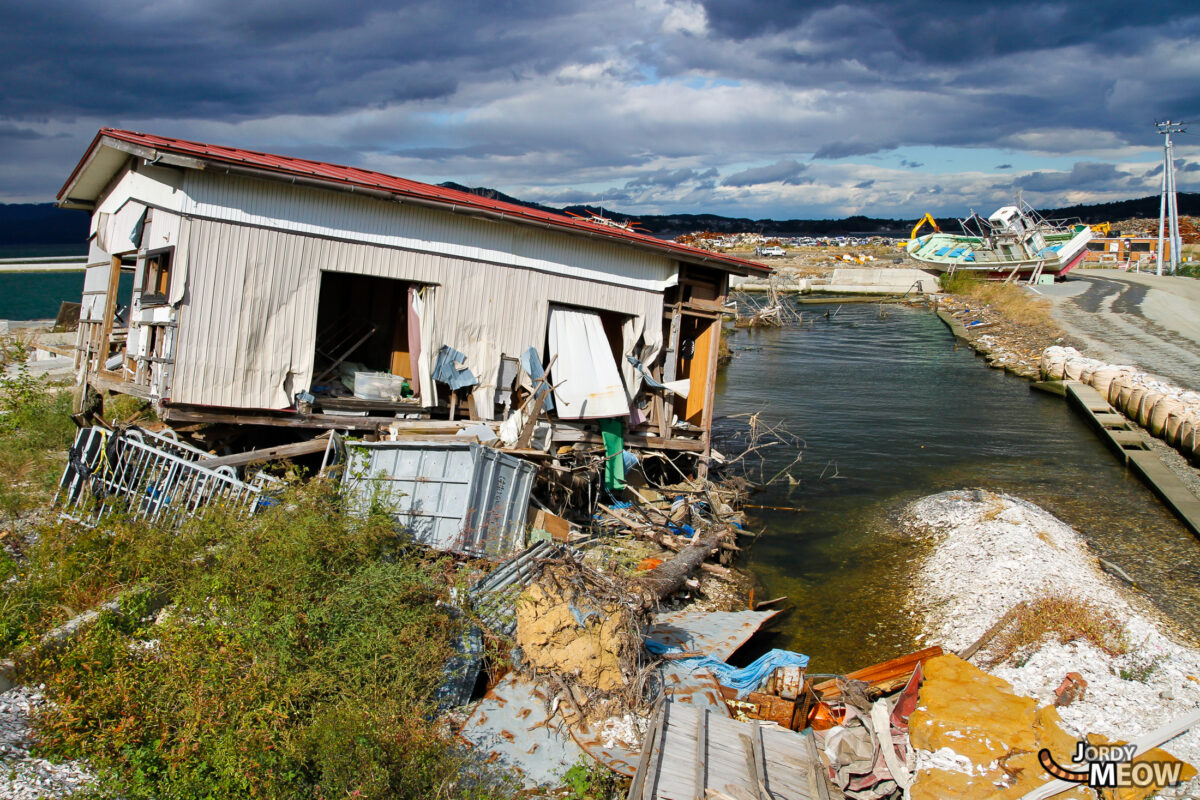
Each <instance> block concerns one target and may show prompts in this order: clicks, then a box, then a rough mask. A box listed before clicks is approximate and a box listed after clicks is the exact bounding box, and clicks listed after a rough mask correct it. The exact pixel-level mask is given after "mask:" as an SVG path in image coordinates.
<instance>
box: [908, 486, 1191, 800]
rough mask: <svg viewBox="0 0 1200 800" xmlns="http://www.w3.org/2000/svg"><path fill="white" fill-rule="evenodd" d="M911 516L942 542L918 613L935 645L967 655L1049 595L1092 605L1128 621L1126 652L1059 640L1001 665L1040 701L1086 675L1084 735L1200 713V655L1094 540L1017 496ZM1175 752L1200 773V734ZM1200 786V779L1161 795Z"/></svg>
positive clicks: (960, 496)
mask: <svg viewBox="0 0 1200 800" xmlns="http://www.w3.org/2000/svg"><path fill="white" fill-rule="evenodd" d="M904 520H905V523H906V527H907V529H908V531H909V533H910V535H913V536H918V537H934V538H935V540H936V546H935V547H934V548H933V550H932V552H931V554H930V555H929V557H928V558H927V559H926V561H925V563H924V564H923V566H922V567H921V569H920V570H919V573H918V575H917V577H916V580H915V583H914V587H915V590H914V592H913V596H912V606H913V610H915V611H916V612H917V613H919V614H922V615H923V616H924V619H925V631H926V633H927V634H928V637H927V638H928V639H929V640H930V641H932V642H938V643H940V644H941V645H942V646H943V647H944V648H945V649H946V650H948V651H955V652H958V651H961V650H963V649H965V648H966V647H967V646H969V645H970V644H972V643H974V642H975V641H976V640H977V639H978V638H979V637H980V636H981V635H982V634H983V633H984V631H986V630H987V629H988V628H989V627H991V626H992V625H993V624H994V623H995V622H997V621H998V620H999V619H1000V618H1001V617H1002V616H1003V615H1004V614H1005V613H1006V612H1007V611H1008V610H1009V609H1011V608H1012V607H1013V606H1014V605H1016V604H1017V603H1019V602H1021V601H1022V600H1029V599H1033V598H1035V597H1037V596H1039V595H1042V594H1056V595H1063V596H1067V597H1070V598H1073V599H1076V600H1084V601H1087V602H1090V603H1092V604H1095V605H1096V606H1098V607H1102V608H1106V609H1109V610H1111V611H1112V613H1113V614H1114V615H1115V616H1116V617H1117V619H1119V620H1120V621H1122V622H1123V623H1124V625H1125V636H1126V638H1127V641H1128V643H1129V645H1130V647H1129V652H1128V653H1127V654H1125V655H1120V656H1110V655H1108V654H1107V653H1104V652H1103V651H1101V650H1099V649H1098V648H1096V647H1095V646H1093V645H1092V644H1090V643H1088V642H1086V641H1076V642H1073V643H1070V644H1066V645H1064V644H1060V643H1058V642H1057V641H1048V642H1045V643H1043V644H1042V645H1041V646H1040V647H1039V648H1038V649H1037V651H1036V652H1033V653H1024V654H1020V659H1019V660H1020V661H1021V663H1019V664H1013V663H1004V664H1001V665H999V666H998V667H996V668H994V669H991V670H989V671H990V672H992V673H993V674H995V675H997V676H998V677H1000V678H1003V679H1004V680H1006V681H1008V682H1009V683H1011V684H1012V685H1013V689H1014V690H1015V691H1016V692H1018V693H1019V694H1024V695H1027V696H1030V697H1033V698H1035V699H1036V700H1037V701H1038V703H1039V704H1050V703H1053V702H1054V690H1055V689H1056V688H1057V687H1058V686H1059V684H1060V683H1061V682H1062V680H1063V678H1064V677H1065V676H1066V674H1067V673H1068V672H1078V673H1079V674H1080V675H1082V676H1083V678H1084V680H1086V681H1087V682H1088V686H1087V690H1086V693H1085V695H1084V697H1083V699H1081V700H1076V701H1075V702H1073V703H1071V704H1070V705H1068V706H1065V707H1063V708H1060V709H1059V713H1060V715H1061V716H1062V719H1063V721H1064V723H1065V724H1066V725H1067V727H1068V728H1070V729H1071V732H1072V733H1073V734H1075V735H1082V734H1084V733H1098V734H1101V735H1104V736H1107V737H1109V738H1112V739H1122V740H1126V741H1128V740H1130V739H1133V738H1136V737H1138V736H1140V735H1142V734H1144V733H1147V732H1149V731H1151V730H1153V729H1155V728H1157V727H1159V726H1161V725H1163V724H1164V723H1167V722H1169V721H1170V720H1172V719H1175V718H1177V717H1180V716H1183V715H1184V714H1186V713H1188V712H1190V711H1192V710H1193V709H1195V708H1197V707H1200V649H1197V648H1196V647H1194V646H1192V645H1190V644H1187V643H1185V642H1182V641H1179V640H1177V639H1176V638H1174V636H1173V635H1172V633H1171V632H1170V626H1169V624H1166V623H1165V622H1164V621H1163V619H1162V616H1161V614H1160V613H1159V612H1158V611H1157V610H1156V609H1155V608H1153V607H1152V606H1151V605H1150V604H1149V603H1148V602H1147V601H1146V600H1145V599H1144V598H1142V597H1140V596H1138V595H1137V594H1136V593H1135V592H1133V591H1132V590H1130V589H1129V588H1128V587H1126V586H1125V585H1124V584H1122V583H1120V582H1118V581H1117V580H1116V579H1115V578H1113V577H1111V576H1110V575H1108V574H1106V573H1105V572H1104V571H1103V570H1101V569H1100V566H1099V562H1098V560H1097V559H1096V557H1095V556H1094V555H1092V554H1091V552H1089V550H1088V549H1087V546H1086V545H1085V544H1084V541H1083V539H1082V537H1081V536H1080V535H1079V534H1078V533H1077V532H1076V531H1075V530H1074V529H1072V528H1071V527H1070V526H1069V525H1067V524H1066V523H1064V522H1062V521H1061V520H1059V519H1058V518H1057V517H1055V516H1054V515H1052V514H1050V513H1049V512H1047V511H1045V510H1043V509H1041V508H1039V507H1038V506H1035V505H1033V504H1032V503H1029V502H1026V501H1024V500H1021V499H1019V498H1016V497H1011V496H1009V495H1003V494H994V493H991V492H986V491H981V490H959V491H952V492H943V493H941V494H937V495H933V496H930V497H926V498H922V499H921V500H918V501H916V502H915V503H913V504H912V505H910V506H909V507H908V508H907V509H906V511H905V514H904ZM1122 675H1124V677H1122ZM1165 749H1166V750H1167V751H1169V752H1170V753H1172V754H1173V755H1175V756H1177V757H1178V758H1181V759H1183V760H1184V761H1187V762H1188V763H1190V764H1192V765H1193V766H1197V767H1198V768H1200V728H1194V729H1192V730H1191V731H1188V732H1187V733H1185V734H1183V735H1181V736H1179V737H1176V738H1175V739H1173V740H1171V741H1170V742H1169V743H1168V744H1167V745H1165ZM939 752H940V751H939ZM936 755H937V754H924V755H922V754H919V755H918V761H919V763H920V764H922V765H924V766H927V767H928V766H938V767H941V766H942V764H941V761H942V760H943V759H935V758H934V756H936ZM942 768H945V767H942ZM960 771H961V770H960ZM1198 791H1200V779H1197V781H1193V782H1191V783H1190V784H1189V785H1187V786H1184V787H1177V788H1176V789H1170V790H1164V791H1163V792H1162V793H1160V796H1161V797H1164V798H1173V797H1196V796H1200V794H1197V792H1198ZM1180 792H1183V793H1182V794H1181V793H1180ZM1187 792H1192V794H1188V793H1187Z"/></svg>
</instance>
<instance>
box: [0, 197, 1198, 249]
mask: <svg viewBox="0 0 1200 800" xmlns="http://www.w3.org/2000/svg"><path fill="white" fill-rule="evenodd" d="M441 185H442V186H445V187H447V188H450V189H458V190H460V191H464V192H470V193H472V194H477V195H479V196H481V197H487V198H491V199H493V200H502V201H504V202H508V203H516V204H517V205H521V206H527V207H529V208H536V209H539V210H541V211H545V212H548V213H551V214H564V215H565V214H567V213H571V214H578V215H584V216H586V215H587V214H603V215H604V216H606V217H608V218H609V219H614V220H617V221H619V222H626V221H629V222H635V223H637V224H638V225H640V226H641V227H642V228H644V229H645V230H647V231H649V232H650V233H651V234H653V235H654V236H659V237H662V238H673V237H675V236H678V235H680V234H681V233H689V232H691V231H700V230H706V231H716V232H718V233H765V234H775V235H779V236H842V235H845V236H854V235H859V236H863V235H883V236H889V235H890V236H907V235H908V233H909V231H910V230H911V229H912V226H913V223H914V222H915V220H911V219H884V218H876V217H863V216H854V217H846V218H845V219H786V220H774V219H749V218H746V217H723V216H719V215H717V214H644V215H633V214H621V213H618V212H615V211H613V210H612V209H601V208H600V207H599V206H567V207H566V208H562V209H559V208H551V207H549V206H544V205H539V204H538V203H527V202H525V201H523V200H519V199H517V198H515V197H510V196H509V195H506V194H504V193H503V192H499V191H496V190H495V189H488V188H484V187H469V186H463V185H461V184H457V183H443V184H441ZM1178 203H1179V213H1180V214H1183V215H1187V216H1200V193H1188V192H1180V193H1179V198H1178ZM1158 205H1159V197H1158V196H1157V195H1154V196H1151V197H1143V198H1140V199H1137V200H1122V201H1120V202H1116V203H1097V204H1094V205H1077V206H1067V207H1066V208H1052V209H1046V210H1043V211H1042V214H1043V215H1044V216H1046V217H1050V218H1064V217H1065V218H1078V219H1081V220H1082V221H1084V222H1087V223H1097V222H1106V221H1112V222H1116V221H1118V220H1126V219H1131V218H1134V217H1141V218H1149V219H1157V218H1158ZM990 210H991V209H989V211H990ZM956 222H957V221H956V220H955V219H953V218H945V219H939V220H938V224H939V225H941V226H942V227H946V226H950V229H953V226H954V225H955V223H956ZM87 234H88V215H87V214H86V213H85V212H83V211H64V210H63V209H60V208H57V207H55V205H54V204H53V203H19V204H6V203H0V258H6V257H11V258H17V257H31V256H35V255H62V254H69V253H83V252H86V245H85V243H86V242H87Z"/></svg>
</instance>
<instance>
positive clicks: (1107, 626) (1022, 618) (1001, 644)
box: [987, 595, 1129, 666]
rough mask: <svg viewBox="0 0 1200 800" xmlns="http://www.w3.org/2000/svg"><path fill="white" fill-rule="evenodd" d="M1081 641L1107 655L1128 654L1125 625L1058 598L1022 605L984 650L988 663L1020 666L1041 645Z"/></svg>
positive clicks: (1097, 608) (1083, 604)
mask: <svg viewBox="0 0 1200 800" xmlns="http://www.w3.org/2000/svg"><path fill="white" fill-rule="evenodd" d="M1051 640H1053V641H1057V642H1060V643H1061V644H1069V643H1071V642H1075V641H1079V640H1084V641H1087V642H1090V643H1091V644H1092V645H1093V646H1094V647H1096V648H1097V649H1099V650H1101V651H1103V652H1105V653H1107V654H1109V655H1110V656H1119V655H1124V654H1125V653H1128V652H1129V641H1128V640H1127V638H1126V636H1125V626H1124V624H1123V623H1122V622H1121V621H1120V620H1119V619H1117V616H1116V615H1115V614H1114V613H1113V612H1112V611H1110V610H1109V609H1107V608H1104V607H1101V606H1096V605H1093V604H1090V603H1087V602H1084V601H1081V600H1075V599H1073V598H1069V597H1063V596H1060V595H1044V596H1042V597H1039V598H1036V599H1034V600H1030V601H1029V602H1027V603H1025V604H1024V605H1023V606H1022V607H1021V608H1020V610H1018V611H1017V613H1016V616H1015V617H1014V618H1013V620H1012V622H1010V623H1009V624H1008V626H1007V627H1006V628H1005V629H1004V630H1003V631H1001V632H1000V634H999V635H997V636H996V638H995V640H994V641H993V643H992V645H991V647H990V648H989V649H988V659H987V661H988V664H989V666H996V665H997V664H1001V663H1003V662H1005V661H1008V660H1009V659H1012V660H1013V661H1014V663H1017V664H1018V665H1020V664H1023V663H1024V662H1025V661H1026V660H1027V659H1028V658H1029V656H1030V655H1032V654H1033V653H1034V652H1035V651H1036V650H1037V649H1038V648H1039V647H1040V646H1041V645H1042V644H1043V643H1045V642H1048V641H1051Z"/></svg>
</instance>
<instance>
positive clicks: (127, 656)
mask: <svg viewBox="0 0 1200 800" xmlns="http://www.w3.org/2000/svg"><path fill="white" fill-rule="evenodd" d="M21 386H24V384H20V385H15V388H17V389H19V390H21ZM8 388H12V387H9V386H6V389H8ZM39 390H40V387H39ZM21 391H23V390H21ZM5 398H6V399H5V401H4V402H5V403H6V404H7V405H6V406H5V408H6V409H8V410H10V413H9V414H6V416H5V418H4V420H3V423H2V427H0V452H4V453H6V454H7V453H9V452H10V450H9V448H12V451H13V452H23V453H26V454H27V455H28V456H29V457H30V458H33V457H34V451H37V459H42V458H44V459H46V463H52V462H53V463H55V464H56V467H57V468H61V454H60V455H59V457H58V458H55V457H54V455H53V453H52V452H48V450H49V451H52V450H53V449H54V448H55V447H57V446H59V445H62V444H64V443H65V442H66V441H67V440H68V439H69V433H70V421H69V420H68V419H67V418H66V416H65V411H66V409H65V406H64V407H62V408H60V407H59V405H58V404H59V402H60V401H59V400H57V399H56V398H55V397H53V396H50V395H47V394H46V393H45V392H44V391H41V392H40V393H39V392H34V391H32V390H31V391H29V392H26V393H25V394H23V395H22V394H20V392H18V393H17V394H9V393H8V392H6V394H5ZM35 409H41V411H40V412H36V413H35V411H34V410H35ZM39 413H40V414H41V416H42V419H41V420H37V419H36V417H37V416H38V414H39ZM18 420H20V421H18ZM60 420H66V424H65V425H63V426H61V431H60V426H59V422H60ZM34 432H36V436H35V435H34ZM62 432H65V433H66V434H67V435H66V436H65V437H64V436H61V435H59V434H60V433H62ZM52 434H54V435H52ZM46 445H53V447H49V448H47V447H46ZM38 447H41V450H38ZM35 460H36V459H35ZM39 463H40V462H39ZM277 499H278V502H277V503H275V504H274V505H272V506H271V507H270V508H268V509H266V510H265V511H263V512H261V513H260V514H258V515H256V516H254V517H251V518H248V519H237V518H234V517H231V516H227V515H225V514H222V513H221V511H220V510H214V511H213V512H212V513H209V514H207V515H205V516H203V517H200V518H198V519H195V520H191V521H189V522H188V523H186V524H185V525H184V526H183V527H182V528H181V529H179V530H164V529H156V528H154V527H151V526H148V525H145V524H143V523H139V522H134V521H130V520H124V519H119V518H113V519H109V520H106V522H105V523H104V525H103V526H102V527H100V528H96V529H88V528H83V527H79V526H76V525H73V524H68V523H57V522H56V523H43V524H40V525H39V526H38V527H37V528H36V530H35V531H33V534H34V535H31V536H28V537H24V538H23V543H22V546H21V547H18V548H14V549H12V550H8V551H5V550H3V549H0V552H5V555H4V558H3V559H0V576H2V577H5V578H9V580H7V581H6V582H5V583H4V584H3V586H2V587H0V656H3V657H15V658H16V659H17V661H18V664H19V665H20V669H21V674H20V676H19V677H20V678H22V679H23V680H24V681H25V682H27V683H43V684H45V694H46V696H47V698H48V699H49V700H50V701H51V702H50V703H49V704H48V705H47V706H46V707H45V709H44V710H43V711H42V712H40V713H39V714H38V716H37V717H35V725H36V727H37V730H38V735H39V745H38V746H39V749H40V753H41V754H43V755H45V756H47V757H49V758H52V759H60V758H69V759H84V760H85V761H86V762H87V763H88V764H89V765H90V768H91V769H92V770H93V771H95V772H97V773H98V774H99V775H101V776H102V783H101V786H100V788H99V790H98V791H99V793H100V794H101V795H103V796H120V797H123V798H138V797H153V798H160V799H161V798H194V797H201V798H233V797H237V798H243V797H247V796H249V797H263V798H293V797H294V798H335V797H359V798H368V797H388V798H391V797H412V798H449V797H456V798H457V797H468V798H470V797H476V798H492V797H510V796H512V787H511V786H509V785H508V783H506V782H504V780H503V779H502V778H499V777H497V776H495V775H492V774H490V773H489V772H488V769H489V768H487V767H484V766H480V765H478V764H471V763H469V762H468V760H467V757H466V756H467V754H466V752H465V751H464V750H461V749H460V748H459V746H458V745H456V744H455V743H454V742H453V741H452V740H451V739H450V738H449V737H448V736H447V734H445V733H444V732H443V731H441V730H440V729H439V728H438V727H437V726H436V724H435V723H434V722H433V721H432V720H433V705H432V700H431V698H432V694H433V692H434V690H435V689H436V688H437V687H438V685H439V684H440V683H441V681H442V669H443V665H444V663H445V661H446V659H447V657H448V655H449V652H450V642H451V640H452V639H453V637H454V636H455V635H456V633H457V631H458V627H459V625H460V623H459V621H458V620H457V619H456V618H455V616H454V615H453V614H452V613H450V612H449V611H448V610H447V608H446V607H445V606H443V605H440V604H439V600H444V599H447V596H448V587H449V586H450V585H452V584H453V583H454V582H455V581H454V575H453V572H454V565H453V563H452V562H451V561H449V560H448V559H445V558H443V557H441V556H438V555H436V554H434V553H432V551H429V550H428V549H426V548H423V547H419V546H416V545H412V544H410V543H409V542H407V541H406V540H405V539H404V538H403V537H402V536H399V535H398V534H397V532H396V531H395V529H394V526H393V521H392V518H391V517H390V516H387V515H385V514H371V515H367V516H365V517H356V516H352V515H349V514H347V513H346V510H345V508H344V507H343V503H342V501H341V499H340V497H339V496H338V494H337V493H336V492H335V491H334V489H333V487H331V486H329V485H327V484H326V483H325V482H323V481H320V480H315V481H310V482H309V483H307V484H305V485H303V486H300V485H293V486H290V487H288V488H287V489H286V490H285V491H284V492H283V493H282V495H281V496H280V497H279V498H277ZM9 541H10V542H11V540H9ZM118 595H120V596H122V597H123V598H124V599H123V601H122V607H121V610H120V612H119V613H107V612H106V613H104V614H102V615H101V617H100V618H99V620H98V621H97V622H96V623H95V624H93V625H91V626H90V627H89V628H87V629H86V631H85V632H84V633H83V634H82V635H81V636H79V637H78V638H76V639H75V640H74V641H73V642H72V643H70V644H68V645H67V646H65V647H63V648H62V649H59V650H51V649H44V648H43V649H39V648H40V647H41V645H40V643H39V642H40V636H41V635H42V634H43V633H45V632H46V631H48V630H49V629H51V628H52V627H53V626H55V625H56V624H59V623H61V622H62V621H63V620H65V619H66V618H68V617H71V616H74V615H76V614H77V613H79V612H81V611H83V610H85V609H88V608H92V607H95V606H96V605H97V604H98V603H100V602H102V601H104V600H107V599H110V598H112V597H115V596H118ZM160 608H161V609H162V610H161V611H160V610H159V609H160Z"/></svg>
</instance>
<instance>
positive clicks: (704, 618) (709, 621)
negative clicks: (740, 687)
mask: <svg viewBox="0 0 1200 800" xmlns="http://www.w3.org/2000/svg"><path fill="white" fill-rule="evenodd" d="M780 613H782V609H776V610H774V611H694V610H689V609H683V610H681V611H669V612H660V613H658V614H656V615H655V616H654V620H653V623H652V624H651V625H650V627H649V628H648V629H647V630H646V638H648V639H653V640H654V641H656V642H658V643H660V644H663V645H666V646H667V647H674V648H678V649H680V650H684V651H687V652H694V653H701V654H703V655H709V656H712V657H713V658H716V659H719V660H721V661H728V660H729V657H730V656H731V655H733V654H734V652H736V651H737V649H738V648H739V647H741V646H742V645H743V644H745V643H746V642H747V641H748V640H749V639H750V637H751V636H753V635H754V634H755V633H756V632H757V631H758V630H759V628H761V627H762V626H763V625H765V624H767V622H768V621H769V620H771V619H772V618H774V617H775V616H776V615H778V614H780Z"/></svg>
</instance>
